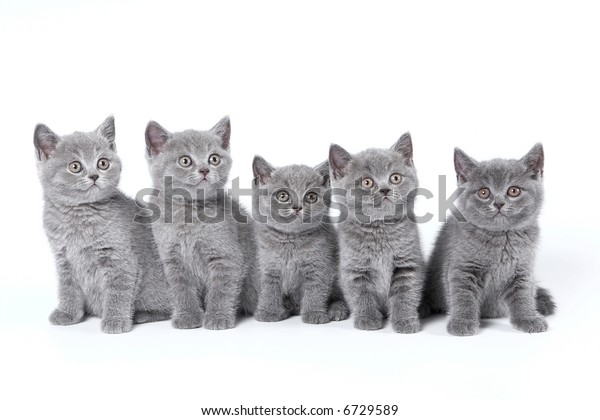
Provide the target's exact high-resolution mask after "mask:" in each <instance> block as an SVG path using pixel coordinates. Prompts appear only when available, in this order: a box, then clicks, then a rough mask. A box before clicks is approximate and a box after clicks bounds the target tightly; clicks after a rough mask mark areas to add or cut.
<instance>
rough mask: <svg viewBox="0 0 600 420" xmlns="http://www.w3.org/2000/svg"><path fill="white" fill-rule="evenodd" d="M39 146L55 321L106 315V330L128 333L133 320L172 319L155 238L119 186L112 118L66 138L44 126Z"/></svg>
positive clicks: (36, 138)
mask: <svg viewBox="0 0 600 420" xmlns="http://www.w3.org/2000/svg"><path fill="white" fill-rule="evenodd" d="M34 146H35V150H36V156H37V164H38V174H39V178H40V181H41V184H42V188H43V192H44V228H45V231H46V234H47V236H48V239H49V242H50V246H51V248H52V251H53V252H54V255H55V258H56V266H57V271H58V282H59V289H58V307H57V309H55V310H54V312H52V314H51V315H50V322H51V323H52V324H55V325H71V324H76V323H78V322H81V321H82V320H83V319H84V317H85V316H86V315H93V316H99V317H102V331H104V332H106V333H123V332H127V331H130V330H131V328H132V323H133V322H136V323H141V322H148V321H157V320H162V319H168V318H169V316H170V307H171V305H170V302H169V300H168V297H167V292H166V290H167V285H166V281H165V278H164V273H163V270H162V265H161V264H160V261H159V259H158V252H157V250H156V245H155V243H154V239H153V237H152V232H151V231H150V228H149V227H148V226H146V225H144V224H140V223H135V222H134V221H133V220H134V217H135V215H136V212H137V206H136V203H135V201H134V200H132V199H130V198H128V197H126V196H125V195H124V194H122V193H121V192H120V191H119V190H118V188H117V185H118V183H119V177H120V173H121V161H120V159H119V156H118V155H117V153H116V147H115V129H114V119H113V118H112V117H108V118H107V119H106V120H105V121H104V122H103V123H102V124H101V125H100V126H99V127H98V129H97V130H95V131H92V132H89V133H82V132H75V133H73V134H70V135H66V136H58V135H57V134H55V133H54V132H52V131H51V130H50V129H49V128H48V127H47V126H45V125H43V124H38V125H37V126H36V128H35V132H34ZM102 158H105V159H108V160H109V162H110V166H109V167H108V168H107V169H100V168H99V167H98V162H99V160H100V159H102ZM72 162H79V165H80V166H79V169H80V171H79V172H78V173H73V172H71V171H70V170H69V166H70V164H71V163H72ZM96 176H97V177H98V178H97V179H96V180H95V181H94V180H93V179H92V178H90V177H96ZM94 182H95V185H96V186H94Z"/></svg>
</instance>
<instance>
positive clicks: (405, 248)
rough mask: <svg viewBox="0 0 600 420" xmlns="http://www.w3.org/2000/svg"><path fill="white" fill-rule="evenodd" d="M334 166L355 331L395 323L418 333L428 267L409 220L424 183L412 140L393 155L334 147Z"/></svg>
mask: <svg viewBox="0 0 600 420" xmlns="http://www.w3.org/2000/svg"><path fill="white" fill-rule="evenodd" d="M329 164H330V167H331V177H332V186H333V187H334V188H336V189H337V188H339V189H340V191H341V192H342V193H343V197H344V203H345V205H346V208H347V210H348V217H346V218H345V220H342V221H341V222H340V223H339V234H340V267H341V268H340V269H341V278H342V288H343V290H344V295H345V296H346V298H347V299H348V302H349V303H350V309H351V310H352V313H353V314H354V326H355V327H356V328H359V329H363V330H375V329H379V328H382V327H383V320H384V318H386V317H389V318H390V320H391V323H392V327H393V329H394V330H395V331H396V332H400V333H415V332H418V331H419V329H420V321H419V316H418V312H417V310H418V307H419V303H420V301H421V291H422V285H423V282H424V263H423V258H422V254H421V245H420V239H419V232H418V229H417V225H416V224H415V223H414V222H413V221H412V220H414V219H412V218H411V217H410V215H411V212H410V202H411V191H414V190H415V189H416V188H417V185H418V183H417V173H416V170H415V166H414V164H413V148H412V141H411V138H410V135H409V134H408V133H406V134H404V135H402V137H401V138H400V139H399V140H398V141H397V142H396V143H395V144H394V145H393V146H392V148H391V149H390V150H382V149H368V150H365V151H363V152H361V153H358V154H356V155H351V154H350V153H348V152H347V151H346V150H344V149H343V148H341V147H340V146H338V145H332V146H331V148H330V150H329ZM411 219H412V220H411Z"/></svg>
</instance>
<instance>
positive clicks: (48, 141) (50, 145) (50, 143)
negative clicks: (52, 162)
mask: <svg viewBox="0 0 600 420" xmlns="http://www.w3.org/2000/svg"><path fill="white" fill-rule="evenodd" d="M59 141H60V137H59V136H58V135H57V134H55V133H54V132H53V131H52V130H50V129H49V128H48V126H47V125H45V124H38V125H36V126H35V130H34V131H33V145H34V146H35V151H36V155H37V158H38V160H39V161H40V162H41V161H43V160H48V158H50V157H51V156H52V154H53V153H54V151H55V150H56V146H57V145H58V142H59Z"/></svg>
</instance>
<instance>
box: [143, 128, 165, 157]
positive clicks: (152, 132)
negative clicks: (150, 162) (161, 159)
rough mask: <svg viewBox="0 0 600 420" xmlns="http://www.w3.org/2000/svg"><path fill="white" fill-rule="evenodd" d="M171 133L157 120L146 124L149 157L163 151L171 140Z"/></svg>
mask: <svg viewBox="0 0 600 420" xmlns="http://www.w3.org/2000/svg"><path fill="white" fill-rule="evenodd" d="M169 137H170V133H169V132H168V131H167V130H165V129H164V128H163V127H162V126H161V125H160V124H159V123H157V122H156V121H150V122H149V123H148V125H146V151H147V153H148V156H149V157H153V156H156V155H158V154H159V153H160V152H162V151H163V150H164V148H165V145H166V144H167V141H169Z"/></svg>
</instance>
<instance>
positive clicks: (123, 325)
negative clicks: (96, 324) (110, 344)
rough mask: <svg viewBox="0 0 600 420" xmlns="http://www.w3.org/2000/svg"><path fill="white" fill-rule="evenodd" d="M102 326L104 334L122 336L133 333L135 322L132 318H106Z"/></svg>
mask: <svg viewBox="0 0 600 420" xmlns="http://www.w3.org/2000/svg"><path fill="white" fill-rule="evenodd" d="M100 326H101V328H102V332H104V333H107V334H121V333H126V332H129V331H131V328H132V326H133V322H132V320H131V318H105V319H103V320H102V323H101V324H100Z"/></svg>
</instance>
